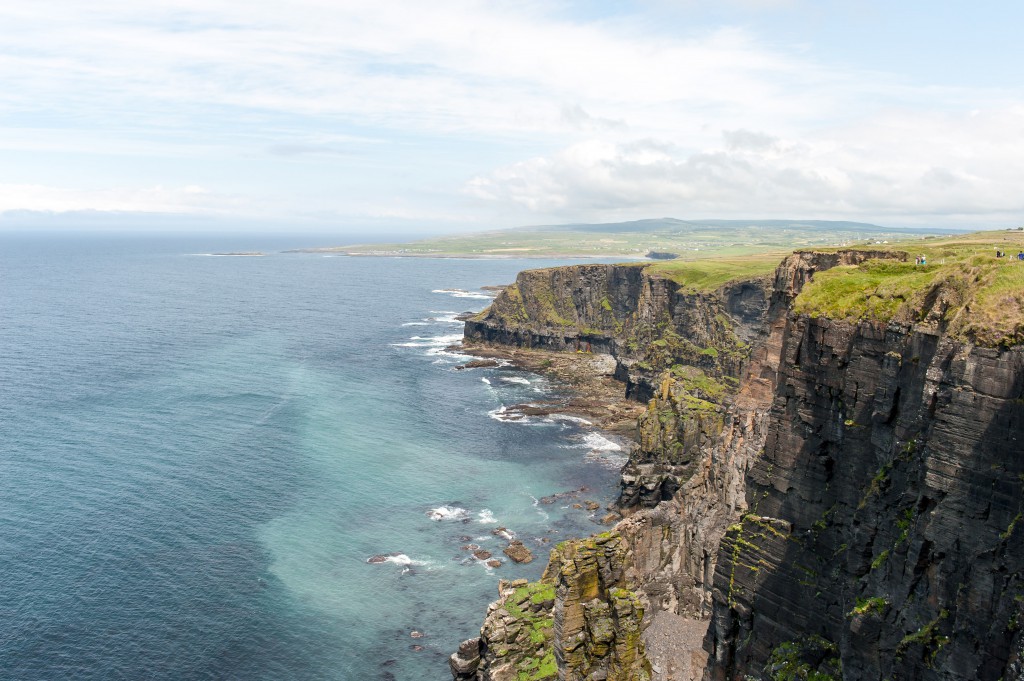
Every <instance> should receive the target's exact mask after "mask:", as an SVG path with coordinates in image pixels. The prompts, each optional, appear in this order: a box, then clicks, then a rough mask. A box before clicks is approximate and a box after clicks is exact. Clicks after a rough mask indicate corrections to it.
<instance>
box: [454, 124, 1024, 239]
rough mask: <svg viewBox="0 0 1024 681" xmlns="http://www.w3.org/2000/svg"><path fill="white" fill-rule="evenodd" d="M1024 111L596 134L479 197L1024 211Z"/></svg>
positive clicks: (978, 213)
mask: <svg viewBox="0 0 1024 681" xmlns="http://www.w3.org/2000/svg"><path fill="white" fill-rule="evenodd" d="M1021 129H1024V109H1022V108H1016V109H1006V110H1002V111H993V112H975V113H973V114H970V115H968V116H966V117H962V116H948V115H945V116H940V115H932V116H923V115H921V114H917V113H913V112H905V111H900V112H893V113H890V114H888V115H886V116H884V117H881V118H879V119H878V120H875V121H872V122H867V123H862V124H858V125H854V126H851V127H847V128H840V129H834V130H831V131H828V132H827V133H819V134H816V135H808V136H806V137H804V138H803V139H801V140H786V139H783V138H779V137H775V136H771V135H768V134H765V133H752V132H750V131H724V132H723V137H724V144H723V145H720V146H717V147H713V148H708V149H705V150H702V151H698V152H695V153H692V152H687V151H686V150H684V149H681V148H678V147H675V146H674V145H672V144H670V143H656V142H653V141H645V142H639V143H627V144H614V143H606V142H600V141H588V142H582V143H579V144H576V145H573V146H571V147H569V148H566V149H563V150H562V151H560V152H558V153H555V154H552V155H550V156H545V157H536V158H532V159H529V160H526V161H522V162H519V163H515V164H512V165H509V166H506V167H504V168H500V169H498V170H496V171H494V172H493V173H490V174H488V175H482V176H478V177H476V178H474V179H473V180H472V181H470V182H469V183H468V185H467V187H466V189H467V191H468V192H469V193H470V194H472V195H473V196H475V197H477V198H480V199H484V200H489V201H497V202H505V203H512V204H518V205H521V206H524V207H526V208H528V209H529V210H532V211H537V212H540V213H552V214H561V215H579V214H584V215H587V216H589V217H590V218H591V219H601V218H602V217H609V216H612V215H615V216H621V214H622V212H623V211H627V212H629V211H633V212H635V213H636V214H637V215H653V214H663V213H665V214H673V215H689V216H698V215H700V216H707V215H744V216H754V215H757V216H769V215H770V216H781V215H789V216H794V215H802V216H826V217H829V216H830V217H840V216H844V217H859V218H862V219H878V220H881V219H890V220H893V221H896V222H899V221H904V222H914V221H927V220H933V221H935V220H938V221H942V220H944V219H946V217H949V218H955V219H964V218H972V219H980V220H997V221H998V220H1006V219H1007V218H1012V216H1019V215H1020V214H1021V213H1024V194H1021V193H1020V192H1019V191H1018V190H1017V189H1016V188H1018V187H1020V186H1022V184H1024V137H1022V136H1021V135H1019V132H1018V131H1019V130H1021Z"/></svg>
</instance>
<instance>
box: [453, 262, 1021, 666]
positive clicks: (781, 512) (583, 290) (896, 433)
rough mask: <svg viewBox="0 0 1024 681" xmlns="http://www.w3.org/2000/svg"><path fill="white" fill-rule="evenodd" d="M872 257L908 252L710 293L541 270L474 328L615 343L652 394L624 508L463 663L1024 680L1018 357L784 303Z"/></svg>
mask: <svg viewBox="0 0 1024 681" xmlns="http://www.w3.org/2000/svg"><path fill="white" fill-rule="evenodd" d="M876 258H895V259H897V260H905V259H906V254H905V253H900V252H892V251H881V252H872V251H864V250H849V251H839V252H832V253H814V252H804V253H796V254H794V255H793V256H791V257H789V258H787V259H786V260H785V261H784V262H783V263H782V264H781V265H780V266H779V268H778V269H777V270H776V272H775V274H774V275H773V276H771V277H766V278H762V279H758V280H753V281H749V282H739V283H731V284H728V285H726V286H723V287H721V288H719V289H717V290H714V291H700V292H694V291H687V290H682V289H681V287H679V286H678V285H676V284H675V283H674V282H672V281H670V280H668V279H663V278H659V277H656V276H651V275H649V274H648V273H647V272H645V271H644V269H643V268H641V267H637V266H615V265H586V266H575V267H565V268H553V269H547V270H536V271H531V272H524V273H522V274H520V276H519V278H518V279H517V281H516V284H514V285H513V286H510V287H508V288H507V289H505V291H503V292H502V294H500V295H499V296H498V298H497V299H496V300H495V303H494V305H492V306H491V307H490V308H489V309H488V310H486V311H485V312H484V313H482V314H481V315H478V316H477V317H475V318H474V319H471V320H469V321H467V322H466V336H467V338H471V339H477V340H481V341H487V342H490V343H504V344H508V345H513V346H518V347H532V348H537V347H540V348H547V349H552V350H570V351H576V350H577V349H578V350H580V351H582V352H586V351H588V350H590V351H593V352H604V353H608V354H609V355H611V356H612V357H614V358H615V361H616V368H615V375H616V376H617V378H618V379H619V380H621V381H623V382H624V383H625V384H626V385H625V391H626V392H627V394H628V395H629V396H631V397H632V398H633V399H636V400H640V401H642V402H645V403H646V408H645V409H644V410H643V412H642V413H641V414H640V416H639V418H638V422H637V426H636V435H635V437H636V440H637V442H638V447H637V448H636V450H635V451H634V452H633V454H632V455H631V457H630V460H629V462H628V463H627V465H626V467H625V468H624V470H623V474H622V493H621V496H620V499H619V504H620V506H621V509H622V512H623V514H624V515H626V516H627V517H626V518H625V519H624V520H622V521H621V522H620V523H618V525H616V527H615V528H613V530H612V531H611V532H610V533H606V534H604V535H598V536H596V537H592V538H590V539H584V540H576V541H570V542H565V543H563V544H560V545H559V546H558V547H557V548H556V549H555V550H554V551H552V555H551V562H550V564H549V567H548V569H547V571H546V572H545V575H544V578H543V579H542V580H541V582H540V583H538V584H525V583H518V584H517V583H513V584H506V583H503V584H502V587H501V590H500V591H501V593H500V596H501V597H500V599H499V600H498V601H496V602H495V603H494V604H492V605H491V607H490V609H489V612H488V615H487V618H486V620H485V624H484V626H483V628H482V630H481V636H480V638H479V639H470V640H469V641H467V642H465V643H464V644H463V646H462V647H460V651H459V652H458V653H456V655H453V658H452V669H453V673H454V674H455V677H456V678H457V679H463V680H468V679H476V680H477V681H487V680H492V681H498V680H503V679H517V681H519V680H523V679H532V680H535V681H539V680H541V679H554V678H559V679H565V680H570V681H577V680H578V681H583V680H592V681H599V680H606V681H614V680H620V681H631V680H634V679H645V678H653V679H673V680H675V679H701V678H706V679H730V680H732V679H737V680H739V679H798V678H817V679H828V678H836V679H838V678H845V679H886V678H893V679H897V678H899V679H991V680H992V681H995V680H996V679H1021V678H1024V676H1022V674H1024V672H1022V664H1021V661H1020V659H1019V658H1020V656H1021V654H1022V652H1024V638H1022V634H1021V627H1020V623H1022V622H1024V620H1022V619H1021V618H1022V617H1024V613H1022V612H1021V611H1022V609H1024V584H1022V579H1021V568H1022V567H1024V542H1022V541H1021V531H1022V527H1024V525H1022V523H1021V518H1022V517H1024V505H1022V504H1024V501H1022V499H1024V353H1022V351H1021V348H1020V347H1001V348H986V347H979V346H977V345H974V344H972V343H971V342H969V340H964V339H959V340H956V339H954V338H952V337H950V336H947V335H945V333H944V329H943V327H942V324H941V320H938V321H936V320H935V319H922V322H921V323H917V322H914V321H913V320H912V319H911V320H909V321H908V320H906V319H900V320H895V319H894V320H889V321H887V322H879V321H859V322H857V321H849V320H848V321H837V320H832V319H828V318H825V317H818V318H811V317H808V316H805V315H803V316H801V315H796V314H794V313H793V312H792V309H793V305H794V301H795V300H796V299H797V297H798V295H799V294H800V291H801V289H802V288H803V287H804V286H805V285H806V284H807V283H808V282H809V281H811V280H812V278H813V276H814V274H815V273H816V272H820V271H823V270H827V269H830V268H832V267H837V266H850V265H857V264H859V263H861V262H864V261H867V260H872V259H876ZM1018 525H1022V527H1018ZM652 622H656V623H657V625H656V626H652V625H651V623H652ZM709 624H710V625H711V626H708V625H709ZM705 628H706V629H705ZM645 630H646V633H642V632H644V631H645ZM705 630H706V635H704V636H703V637H702V636H700V635H699V632H701V631H705ZM694 632H697V633H696V634H695V633H694ZM645 637H646V638H647V639H648V642H649V644H650V645H651V650H652V651H653V650H656V651H657V655H656V656H655V655H651V656H650V657H651V658H652V659H653V660H654V661H655V662H656V664H654V665H652V664H651V660H649V659H648V655H647V652H646V645H645V642H644V639H645ZM698 642H699V645H698ZM705 660H706V664H705V663H704V661H705ZM811 674H816V676H813V677H811V676H809V675H811Z"/></svg>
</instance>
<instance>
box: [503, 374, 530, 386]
mask: <svg viewBox="0 0 1024 681" xmlns="http://www.w3.org/2000/svg"><path fill="white" fill-rule="evenodd" d="M501 380H503V381H504V382H505V383H518V384H519V385H530V381H528V380H527V379H525V378H520V377H518V376H502V378H501Z"/></svg>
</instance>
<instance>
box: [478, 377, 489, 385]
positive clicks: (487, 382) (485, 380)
mask: <svg viewBox="0 0 1024 681" xmlns="http://www.w3.org/2000/svg"><path fill="white" fill-rule="evenodd" d="M480 380H481V381H483V382H484V383H486V384H487V385H490V384H491V382H490V381H489V380H487V379H486V378H481V379H480Z"/></svg>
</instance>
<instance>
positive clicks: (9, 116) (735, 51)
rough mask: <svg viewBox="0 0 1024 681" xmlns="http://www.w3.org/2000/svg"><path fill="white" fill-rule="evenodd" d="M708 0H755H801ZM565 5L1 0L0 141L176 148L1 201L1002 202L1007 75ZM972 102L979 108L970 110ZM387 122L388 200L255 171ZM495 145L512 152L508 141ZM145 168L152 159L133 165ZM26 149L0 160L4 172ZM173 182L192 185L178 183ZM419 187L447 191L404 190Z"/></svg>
mask: <svg viewBox="0 0 1024 681" xmlns="http://www.w3.org/2000/svg"><path fill="white" fill-rule="evenodd" d="M652 1H653V2H655V3H656V4H657V3H658V2H659V0H652ZM701 1H703V0H701ZM661 4H662V5H671V4H680V5H687V4H700V3H699V2H698V0H692V2H685V1H682V2H679V3H669V2H663V3H661ZM729 4H731V5H733V6H734V7H745V8H747V9H758V10H775V9H786V8H788V7H792V6H795V5H797V4H807V3H800V2H799V0H729ZM562 6H563V5H562V3H540V2H525V3H524V2H511V1H509V2H503V1H497V2H496V1H485V0H449V1H447V2H443V3H423V2H418V1H413V0H389V1H388V2H380V1H379V0H344V1H342V2H338V1H337V0H296V1H295V2H293V3H289V4H288V6H287V11H284V10H283V6H282V5H281V4H280V3H272V2H267V1H266V0H253V1H251V2H246V3H242V2H238V1H237V0H149V1H147V2H145V3H139V2H135V1H131V0H93V1H91V2H89V3H81V2H72V1H71V0H49V1H47V0H40V1H39V2H35V3H7V4H6V5H5V6H0V22H2V23H3V24H4V26H5V30H4V32H3V34H2V35H0V116H2V117H3V120H4V121H5V122H6V123H7V125H5V128H6V130H5V131H4V132H3V133H0V149H4V150H7V151H17V152H18V153H19V154H22V155H28V154H31V153H32V152H46V153H47V154H53V155H54V157H58V156H59V155H60V154H62V153H72V152H73V153H75V154H78V155H79V156H83V157H84V156H90V157H98V156H101V155H103V154H107V155H110V156H117V157H118V158H121V159H124V158H126V157H132V156H147V157H148V158H149V159H150V160H151V161H152V160H153V159H156V160H157V161H167V160H168V159H172V160H173V161H174V162H173V163H165V164H163V166H161V164H160V163H158V162H156V161H152V162H150V163H149V166H148V168H147V170H148V172H147V173H145V174H140V173H138V172H136V171H135V170H136V168H137V166H135V165H133V164H132V163H128V162H124V163H121V164H120V165H116V164H110V165H108V166H107V167H106V168H105V169H104V168H100V167H99V165H97V166H96V168H97V171H101V170H103V171H104V172H106V173H107V175H108V176H109V177H107V179H106V184H105V185H103V186H106V187H108V188H107V189H104V190H100V191H87V190H85V189H82V188H81V187H82V186H83V185H84V184H85V183H83V182H76V181H75V180H74V178H71V179H68V178H67V177H57V176H54V177H53V179H45V177H44V176H45V173H43V171H42V170H39V171H38V172H37V175H36V176H34V177H33V182H29V181H24V182H21V183H20V184H18V185H0V210H10V209H30V210H53V211H65V210H67V211H70V210H84V209H91V210H132V211H135V210H143V211H160V212H200V213H211V212H212V213H221V212H223V213H229V212H231V211H237V212H241V213H246V212H248V213H260V212H262V211H266V210H268V209H273V210H275V211H278V215H282V216H285V215H289V214H293V213H295V212H298V211H302V210H306V209H307V208H309V206H311V205H312V206H314V208H315V210H317V211H322V212H324V213H325V214H336V213H349V212H351V211H353V210H354V206H355V205H357V204H358V205H359V206H361V207H360V208H359V209H358V210H359V211H360V212H363V213H371V214H372V213H382V214H383V213H388V212H389V211H391V210H392V209H391V208H389V207H388V206H385V205H380V206H377V207H374V206H373V205H372V204H373V202H374V201H378V202H381V203H383V202H384V201H387V202H388V203H389V204H391V205H400V206H401V210H400V211H399V212H400V213H401V214H402V215H413V214H415V213H416V212H417V211H419V212H422V213H423V214H431V215H445V216H450V218H451V220H452V221H453V223H455V222H458V221H459V220H460V219H468V217H467V216H471V215H474V214H475V212H476V211H478V210H480V206H482V205H483V206H493V207H494V211H495V214H496V215H498V214H505V213H506V211H505V209H506V208H509V209H512V208H518V209H522V210H524V211H528V212H529V214H531V215H537V216H538V218H540V217H542V216H543V217H545V219H546V216H560V217H563V218H565V219H567V220H577V219H583V218H586V219H602V218H603V217H615V218H618V217H621V216H622V214H623V213H624V212H633V213H634V214H635V215H636V216H638V217H640V216H645V215H651V214H676V215H680V216H686V215H695V214H702V215H705V216H708V215H715V214H738V213H743V214H747V215H768V214H776V215H781V214H796V213H803V214H809V213H813V214H816V215H819V214H828V215H835V216H859V217H865V218H877V219H882V218H883V217H886V216H890V215H894V216H896V215H904V216H906V215H911V214H913V215H917V216H927V215H932V214H938V213H941V212H943V211H948V212H956V213H959V214H969V215H973V214H982V213H984V212H986V210H987V211H988V212H989V213H991V214H992V215H1004V214H1006V213H1008V212H1011V211H1014V210H1019V209H1020V208H1021V206H1020V201H1019V200H1018V199H1017V198H1016V196H1017V192H1016V189H1015V187H1017V186H1019V185H1020V182H1021V181H1022V180H1024V172H1022V167H1021V161H1020V159H1021V158H1024V153H1022V152H1024V149H1022V148H1021V139H1022V135H1021V134H1020V131H1021V130H1022V129H1024V128H1022V123H1021V119H1022V115H1024V114H1022V108H1021V104H1020V97H1019V95H1018V94H1017V93H1013V98H1010V97H1009V96H1008V95H1007V94H1006V93H1005V92H1000V91H997V90H981V89H954V88H936V87H924V86H920V85H917V84H912V83H907V82H904V81H903V80H901V78H899V77H898V76H895V75H893V74H884V73H877V72H866V71H859V70H857V69H854V68H829V67H826V66H825V65H823V64H820V63H816V62H815V61H813V60H811V59H810V58H809V57H807V55H806V54H805V53H802V52H800V51H799V50H796V49H792V50H789V49H785V48H781V47H778V46H774V45H769V44H766V43H764V42H762V41H761V40H759V39H758V38H757V36H755V35H752V34H751V33H750V32H748V31H746V30H743V29H739V28H730V27H713V28H708V27H704V28H703V29H701V28H695V29H693V30H692V31H690V32H688V33H686V34H671V33H670V32H668V31H664V30H662V31H657V32H652V31H650V30H649V27H647V26H645V25H644V24H643V23H642V19H638V18H635V17H633V18H630V17H623V18H621V19H619V20H617V21H615V22H611V21H591V22H581V21H571V20H569V19H567V18H565V16H566V15H557V14H553V13H552V12H554V11H556V10H557V9H558V7H562ZM553 8H554V9H553ZM1008 99H1009V100H1010V103H1009V104H1007V103H1006V100H1008ZM972 108H974V109H978V113H976V114H974V115H971V114H969V113H967V112H968V111H969V110H970V109H972ZM391 136H394V137H402V138H403V142H407V144H406V145H405V146H402V145H394V144H392V145H389V149H388V158H387V160H379V161H378V160H376V159H375V162H376V163H379V164H381V165H383V164H385V163H388V164H392V167H393V172H391V173H388V172H381V173H380V175H381V176H382V177H390V178H392V179H393V178H394V177H397V176H399V175H401V174H404V173H409V172H416V173H420V174H421V175H423V176H424V177H425V178H426V179H423V180H422V181H421V182H420V183H419V184H417V185H416V186H415V188H414V189H413V190H410V191H409V193H408V195H406V196H404V197H395V192H396V191H398V190H396V189H394V188H393V187H390V186H383V185H381V186H378V187H376V188H375V190H373V191H368V190H367V188H366V187H365V186H364V185H359V186H358V187H357V189H355V190H353V194H355V195H357V196H356V198H353V196H352V195H351V194H350V195H347V196H346V195H344V193H343V192H334V193H332V192H329V191H327V190H324V189H323V188H322V185H323V179H322V177H312V176H307V177H306V178H305V181H306V184H307V185H310V186H314V185H315V186H316V187H317V190H316V191H315V192H314V191H312V190H310V192H309V193H304V192H303V191H302V188H300V189H294V188H292V189H289V190H285V189H279V188H278V186H277V185H274V184H273V183H274V182H275V178H276V177H278V176H279V175H280V174H281V173H280V171H279V170H277V168H276V167H275V166H273V165H270V164H273V163H287V164H289V166H291V167H292V169H294V172H296V173H301V172H321V173H322V172H323V170H322V167H318V168H315V169H314V170H303V169H302V168H300V167H299V166H300V164H301V162H304V161H325V160H330V161H331V162H332V163H334V164H336V165H332V166H331V170H332V171H333V172H338V173H339V174H344V175H347V176H357V175H360V174H361V173H363V172H364V169H365V167H366V164H367V158H368V157H370V156H373V155H374V150H370V149H368V143H377V142H380V141H382V140H388V138H390V137H391ZM426 138H429V139H430V140H431V141H432V144H433V146H431V147H430V148H431V149H437V148H443V147H445V142H451V147H456V146H460V145H461V146H468V145H470V144H472V145H476V146H475V147H474V150H473V151H472V152H465V156H466V157H467V158H472V159H473V163H475V168H476V170H474V171H468V172H463V174H461V175H460V176H459V177H457V178H456V177H451V176H442V175H437V176H435V174H434V172H433V171H434V170H435V168H434V167H432V164H431V159H430V158H429V154H430V153H432V152H425V151H422V150H417V146H418V144H419V143H420V141H421V140H423V139H426ZM438 140H440V141H438ZM399 146H402V149H398V148H397V147H399ZM510 148H512V149H515V150H517V153H518V154H519V156H518V158H519V160H518V161H515V162H511V163H510V162H509V158H510V153H511V152H510V151H509V149H510ZM354 149H357V150H358V151H359V153H353V150H354ZM559 149H560V150H559ZM403 153H408V154H409V155H407V156H403ZM377 156H379V157H383V156H384V154H383V153H381V154H378V155H377ZM227 157H233V158H236V159H237V158H245V159H247V162H249V165H250V166H251V168H246V171H245V172H244V173H239V174H238V175H234V176H231V177H229V178H225V179H223V180H218V179H216V178H211V175H212V174H213V173H211V172H204V170H205V169H206V168H208V167H209V166H210V159H214V158H215V159H223V158H227ZM262 157H265V159H266V160H265V161H261V158H262ZM413 158H415V159H416V160H415V162H414V161H413V160H411V159H413ZM498 158H501V159H502V160H501V161H497V160H496V159H498ZM513 158H514V157H513ZM261 163H266V164H268V165H260V164H261ZM361 164H362V165H361ZM468 164H469V161H467V162H466V164H465V165H466V166H468ZM81 165H83V166H84V165H85V164H81ZM238 165H242V164H238ZM310 165H312V163H311V164H310ZM156 167H160V168H161V170H160V172H163V173H164V174H165V175H166V178H167V179H166V180H163V179H160V180H159V181H155V180H154V177H156V176H157V175H158V174H159V173H158V172H157V171H156V170H153V168H156ZM172 167H173V170H172ZM22 172H23V171H22V169H21V168H19V167H17V166H16V165H15V164H14V163H13V162H11V163H9V164H7V165H5V164H4V162H3V161H2V160H0V177H4V178H7V179H11V178H18V177H25V176H24V175H21V174H19V173H22ZM474 174H475V176H474V177H473V178H472V180H471V181H470V182H469V183H468V184H467V185H465V193H468V194H469V195H470V196H472V197H475V198H476V199H482V200H483V201H482V202H481V201H472V202H469V204H468V205H466V204H463V205H461V206H460V205H456V204H457V201H458V200H459V199H462V200H465V198H464V196H463V195H460V194H459V187H460V186H462V184H463V183H464V182H465V178H466V177H467V175H474ZM427 176H429V177H427ZM197 178H202V179H197ZM268 178H269V179H268ZM37 179H38V180H39V181H38V182H36V181H35V180H37ZM288 179H289V181H292V178H291V177H289V178H288ZM259 182H263V183H264V184H262V185H261V184H259ZM294 182H295V184H296V185H298V184H301V182H302V178H301V177H300V178H299V179H297V180H294ZM246 183H249V184H248V188H246V187H247V184H246ZM89 184H90V185H95V186H100V184H101V181H100V180H99V179H94V180H92V181H90V182H89ZM193 184H195V185H202V186H203V187H206V188H207V191H206V193H201V194H196V193H190V192H189V191H187V190H186V188H187V187H188V186H189V185H193ZM409 184H410V185H411V184H412V183H409ZM268 186H269V188H268ZM75 187H78V188H75ZM371 189H373V188H371ZM288 192H291V194H289V193H288ZM314 193H315V194H316V196H315V197H311V196H310V194H314ZM439 194H444V195H445V197H444V199H443V201H442V200H435V199H430V198H424V197H429V196H431V195H435V196H436V195H439ZM268 196H272V198H268ZM332 197H333V201H334V203H331V200H332ZM452 197H456V198H452ZM431 201H434V202H433V203H431ZM345 202H348V203H345ZM460 211H461V212H460ZM515 214H516V215H521V214H522V213H515ZM457 216H461V217H457Z"/></svg>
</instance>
